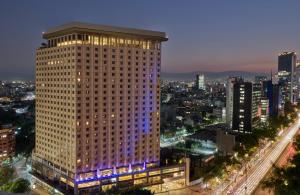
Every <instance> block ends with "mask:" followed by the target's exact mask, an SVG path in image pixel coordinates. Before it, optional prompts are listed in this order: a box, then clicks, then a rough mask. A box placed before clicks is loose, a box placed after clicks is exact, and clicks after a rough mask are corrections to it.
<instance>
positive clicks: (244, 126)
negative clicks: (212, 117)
mask: <svg viewBox="0 0 300 195" xmlns="http://www.w3.org/2000/svg"><path fill="white" fill-rule="evenodd" d="M232 111H233V112H232V131H234V132H238V133H251V130H252V119H253V117H252V113H253V108H252V83H251V82H244V81H239V82H236V83H234V86H233V108H232Z"/></svg>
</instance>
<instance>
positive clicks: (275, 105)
mask: <svg viewBox="0 0 300 195" xmlns="http://www.w3.org/2000/svg"><path fill="white" fill-rule="evenodd" d="M262 96H263V97H265V98H267V99H268V106H269V110H268V113H269V116H272V117H276V116H277V115H278V109H279V103H280V102H279V85H278V84H273V83H272V80H268V81H264V82H263V94H262Z"/></svg>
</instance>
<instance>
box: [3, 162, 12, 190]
mask: <svg viewBox="0 0 300 195" xmlns="http://www.w3.org/2000/svg"><path fill="white" fill-rule="evenodd" d="M13 178H14V169H13V168H12V167H9V166H3V167H0V186H2V185H4V184H6V183H8V182H9V181H10V180H12V179H13Z"/></svg>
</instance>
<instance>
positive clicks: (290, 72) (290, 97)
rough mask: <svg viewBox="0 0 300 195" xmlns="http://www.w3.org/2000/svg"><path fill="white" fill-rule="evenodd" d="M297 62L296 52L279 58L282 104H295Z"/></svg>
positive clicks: (285, 53)
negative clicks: (287, 102) (288, 102)
mask: <svg viewBox="0 0 300 195" xmlns="http://www.w3.org/2000/svg"><path fill="white" fill-rule="evenodd" d="M296 60H297V56H296V53H295V52H283V53H281V54H279V56H278V80H279V85H280V90H281V94H282V102H281V103H282V104H283V103H285V102H286V101H290V102H294V98H295V97H294V90H295V89H294V86H295V67H296Z"/></svg>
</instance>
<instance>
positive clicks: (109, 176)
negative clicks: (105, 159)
mask: <svg viewBox="0 0 300 195" xmlns="http://www.w3.org/2000/svg"><path fill="white" fill-rule="evenodd" d="M145 170H146V162H144V163H143V169H142V170H141V171H132V168H131V164H129V170H128V172H127V173H121V174H118V173H113V174H112V175H108V176H101V175H97V176H95V177H90V178H86V179H84V178H82V177H80V178H79V179H76V180H75V181H76V182H77V183H83V182H87V181H97V180H99V178H101V179H108V178H111V179H116V177H118V176H122V175H126V174H128V173H137V172H143V171H145ZM114 171H116V167H114ZM130 171H131V172H130Z"/></svg>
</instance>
